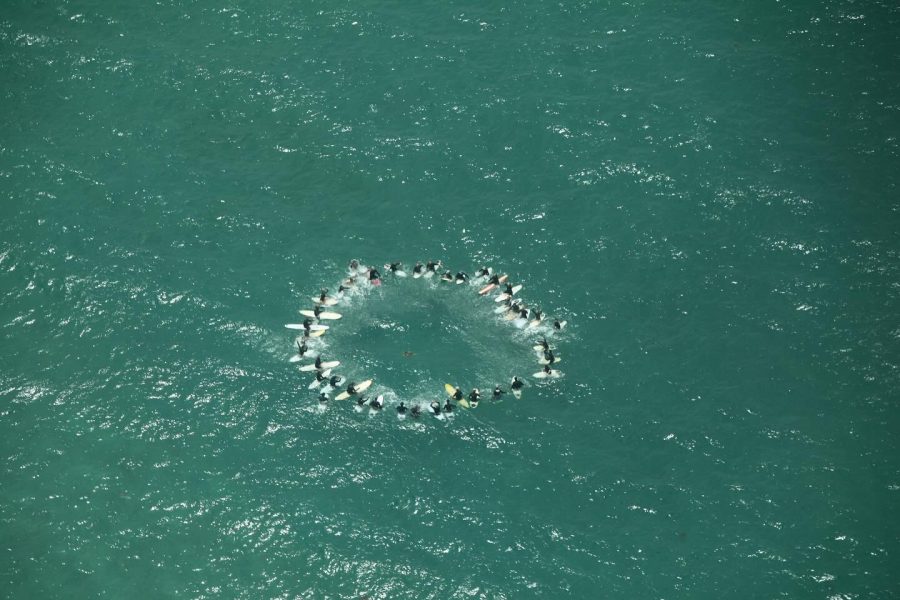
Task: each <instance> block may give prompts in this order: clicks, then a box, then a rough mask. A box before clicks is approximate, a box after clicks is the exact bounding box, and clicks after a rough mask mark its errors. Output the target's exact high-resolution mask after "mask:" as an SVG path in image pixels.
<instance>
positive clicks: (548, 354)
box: [544, 350, 557, 365]
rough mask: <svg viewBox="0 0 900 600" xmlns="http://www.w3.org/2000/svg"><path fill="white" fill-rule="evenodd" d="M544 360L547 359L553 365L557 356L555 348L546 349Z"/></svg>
mask: <svg viewBox="0 0 900 600" xmlns="http://www.w3.org/2000/svg"><path fill="white" fill-rule="evenodd" d="M544 360H546V361H547V364H548V365H552V364H553V363H555V362H556V360H557V359H556V356H554V355H553V350H544Z"/></svg>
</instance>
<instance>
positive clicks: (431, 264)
mask: <svg viewBox="0 0 900 600" xmlns="http://www.w3.org/2000/svg"><path fill="white" fill-rule="evenodd" d="M440 266H441V261H437V262H435V261H433V260H429V261H428V262H427V263H426V264H425V270H426V271H431V272H432V273H437V269H438V267H440Z"/></svg>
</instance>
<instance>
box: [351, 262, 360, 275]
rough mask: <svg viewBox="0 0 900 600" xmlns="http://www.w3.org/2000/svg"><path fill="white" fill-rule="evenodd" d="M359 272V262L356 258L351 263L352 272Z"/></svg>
mask: <svg viewBox="0 0 900 600" xmlns="http://www.w3.org/2000/svg"><path fill="white" fill-rule="evenodd" d="M357 270H359V261H358V260H356V259H355V258H354V259H353V260H351V261H350V271H351V272H353V273H356V271H357Z"/></svg>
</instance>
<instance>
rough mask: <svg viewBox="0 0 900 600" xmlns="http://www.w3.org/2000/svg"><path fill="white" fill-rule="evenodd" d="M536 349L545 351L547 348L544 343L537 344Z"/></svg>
mask: <svg viewBox="0 0 900 600" xmlns="http://www.w3.org/2000/svg"><path fill="white" fill-rule="evenodd" d="M548 346H549V344H548ZM534 349H535V350H537V351H538V352H543V351H544V350H545V349H546V348H544V346H543V344H535V345H534Z"/></svg>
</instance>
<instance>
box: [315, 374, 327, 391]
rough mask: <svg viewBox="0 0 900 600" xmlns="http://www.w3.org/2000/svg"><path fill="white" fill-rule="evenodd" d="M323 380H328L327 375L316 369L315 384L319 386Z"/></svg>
mask: <svg viewBox="0 0 900 600" xmlns="http://www.w3.org/2000/svg"><path fill="white" fill-rule="evenodd" d="M323 381H328V378H327V377H325V376H324V375H322V373H321V372H319V371H316V385H315V387H318V386H320V385H322V382H323Z"/></svg>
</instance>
